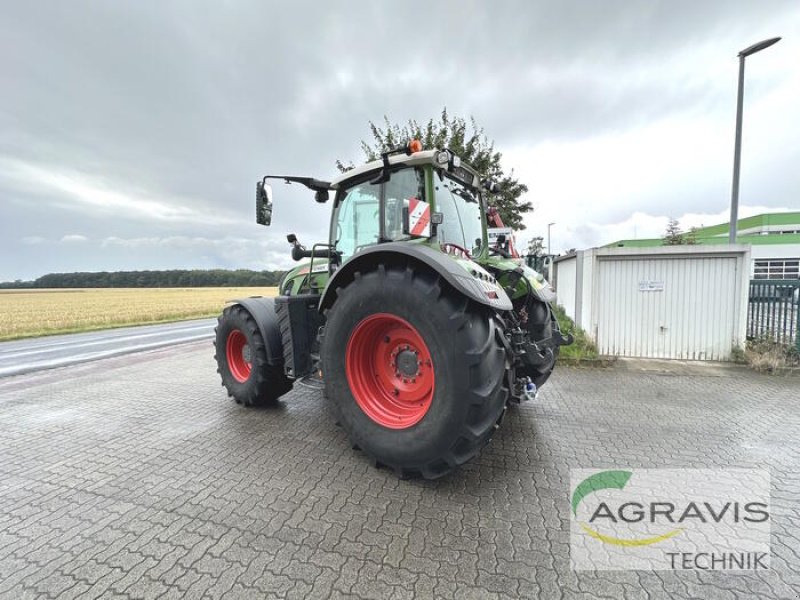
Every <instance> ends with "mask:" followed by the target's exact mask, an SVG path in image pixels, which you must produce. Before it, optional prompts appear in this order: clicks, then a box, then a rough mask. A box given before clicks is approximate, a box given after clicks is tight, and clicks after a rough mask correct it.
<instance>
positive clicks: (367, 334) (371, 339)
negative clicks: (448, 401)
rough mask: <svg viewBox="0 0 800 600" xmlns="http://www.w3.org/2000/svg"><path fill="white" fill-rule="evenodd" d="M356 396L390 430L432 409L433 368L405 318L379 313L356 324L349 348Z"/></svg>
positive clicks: (347, 368)
mask: <svg viewBox="0 0 800 600" xmlns="http://www.w3.org/2000/svg"><path fill="white" fill-rule="evenodd" d="M345 371H346V374H347V381H348V384H349V385H350V391H351V392H352V394H353V398H354V399H355V401H356V403H357V404H358V405H359V407H360V408H361V410H362V411H363V412H364V414H365V415H366V416H367V417H369V418H370V419H372V420H373V421H374V422H376V423H378V424H379V425H382V426H384V427H387V428H389V429H407V428H409V427H411V426H413V425H415V424H416V423H418V422H419V421H421V420H422V418H423V417H424V416H425V414H426V413H427V412H428V409H429V408H430V406H431V402H432V400H433V390H434V369H433V362H432V360H431V355H430V351H429V350H428V347H427V345H426V344H425V341H424V340H423V339H422V336H421V335H420V334H419V332H418V331H417V330H416V328H415V327H414V326H413V325H411V324H410V323H409V322H408V321H406V320H405V319H401V318H400V317H398V316H396V315H392V314H389V313H376V314H373V315H370V316H368V317H366V318H364V319H363V320H362V321H361V322H360V323H359V324H358V325H356V327H355V329H354V330H353V333H352V334H351V335H350V340H349V341H348V343H347V349H346V351H345Z"/></svg>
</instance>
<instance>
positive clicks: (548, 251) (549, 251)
mask: <svg viewBox="0 0 800 600" xmlns="http://www.w3.org/2000/svg"><path fill="white" fill-rule="evenodd" d="M553 225H555V223H548V224H547V253H548V254H552V253H553V251H552V250H550V228H551V227H552V226H553Z"/></svg>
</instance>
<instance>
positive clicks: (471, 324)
mask: <svg viewBox="0 0 800 600" xmlns="http://www.w3.org/2000/svg"><path fill="white" fill-rule="evenodd" d="M336 293H337V298H336V301H335V302H334V304H333V306H332V307H331V309H330V310H329V311H328V312H327V324H326V326H325V335H324V338H323V340H322V348H321V351H322V364H323V371H324V379H325V389H326V392H327V396H328V398H329V399H330V400H331V402H332V406H333V410H334V412H335V413H336V416H337V418H338V420H339V422H340V423H341V425H342V426H343V427H344V429H345V430H346V431H347V433H348V435H349V436H350V439H351V441H352V443H353V446H354V447H357V448H360V449H361V450H363V451H364V452H365V453H366V454H368V455H369V456H370V457H371V458H372V459H373V461H374V462H375V464H376V465H377V466H386V467H389V468H391V469H394V470H395V471H396V472H397V474H398V475H400V476H401V477H417V476H421V477H424V478H426V479H434V478H437V477H441V476H442V475H445V474H446V473H448V472H450V471H451V470H452V469H454V468H455V467H457V466H458V465H461V464H463V463H465V462H466V461H468V460H469V459H471V458H472V457H473V456H475V455H476V454H477V453H478V452H479V451H480V449H481V448H483V446H485V445H486V444H487V443H488V442H489V440H490V439H491V436H492V434H493V432H494V430H495V429H496V427H497V425H498V424H499V421H500V419H501V418H502V416H503V413H504V411H505V407H506V403H507V400H508V397H509V394H508V389H507V387H506V356H505V351H504V350H503V347H502V345H501V344H500V342H499V340H498V339H497V335H496V334H497V327H499V325H498V324H497V323H496V321H495V319H494V318H493V317H492V314H491V312H490V311H488V310H487V309H486V308H485V307H482V306H479V305H477V304H475V303H473V302H471V301H469V300H467V299H466V298H465V297H464V296H463V295H461V294H459V293H457V292H455V291H454V290H453V289H452V288H450V287H449V285H447V284H446V283H445V282H444V281H443V280H441V279H440V278H439V277H438V276H437V275H436V274H434V273H431V272H429V271H415V270H414V269H412V268H411V267H408V268H401V267H391V268H389V267H384V266H383V265H380V266H378V268H377V269H376V270H374V271H372V272H368V273H364V274H356V277H355V279H354V280H353V281H352V282H351V283H350V284H348V285H347V286H346V287H344V288H339V289H337V290H336ZM382 315H388V317H383V316H382ZM383 318H388V319H393V318H397V319H400V320H402V321H403V322H405V323H406V324H408V325H409V326H410V327H411V328H412V329H413V330H415V333H418V335H419V337H420V338H421V340H422V341H423V342H424V345H423V346H424V347H426V348H425V351H424V352H428V353H429V356H430V359H431V363H432V365H431V369H432V372H433V378H434V379H433V385H432V392H431V394H432V395H431V399H430V404H429V407H428V408H427V412H424V414H423V415H422V416H420V420H419V421H418V422H416V423H413V424H411V425H409V426H405V427H403V428H391V427H387V426H384V425H383V424H381V423H379V422H377V421H376V420H375V419H374V418H372V417H371V416H369V415H368V414H367V412H365V409H363V408H362V406H361V405H360V404H359V402H357V401H356V399H355V397H354V392H353V390H352V389H351V384H350V382H349V376H348V371H347V370H346V363H347V361H348V360H354V359H353V355H352V354H351V356H350V359H348V353H349V352H354V351H355V350H353V349H352V348H351V346H350V345H349V342H350V341H351V336H356V335H362V334H356V333H355V332H357V331H359V328H360V326H361V325H362V324H363V323H365V322H370V321H368V319H370V320H375V319H383ZM353 339H360V338H353ZM382 339H383V341H385V342H386V343H387V344H389V343H390V341H389V339H390V336H388V335H387V336H385V337H383V338H382ZM354 345H355V344H354ZM379 350H380V349H379ZM424 352H423V353H424ZM378 354H380V352H379V353H378ZM398 364H399V363H398ZM412 364H413V363H412ZM419 364H420V365H422V362H420V363H419ZM423 368H424V367H422V366H420V369H423ZM394 369H395V367H394V366H390V370H392V371H393V370H394ZM371 370H372V369H371V368H369V371H370V373H371ZM376 370H378V367H376ZM398 372H399V371H398ZM420 373H422V371H420ZM350 374H351V375H352V368H351V372H350ZM418 376H420V377H421V375H418ZM375 378H376V380H377V378H378V375H377V373H376V374H375ZM396 391H397V389H395V392H396Z"/></svg>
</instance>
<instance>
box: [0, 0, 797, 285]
mask: <svg viewBox="0 0 800 600" xmlns="http://www.w3.org/2000/svg"><path fill="white" fill-rule="evenodd" d="M798 31H800V3H798V2H796V1H789V0H787V1H781V2H778V1H772V0H764V1H760V2H752V1H750V0H746V1H739V0H726V1H725V2H723V1H708V2H696V1H694V0H692V1H685V0H669V1H664V2H661V1H646V0H642V1H636V2H634V1H632V0H625V1H618V0H602V1H601V0H582V1H576V0H566V1H562V0H558V1H557V0H550V1H531V0H528V1H523V2H504V1H495V2H491V3H488V2H471V1H466V0H461V1H456V0H452V1H448V2H437V3H431V2H417V1H413V0H410V1H409V0H406V1H404V2H395V3H390V2H375V1H364V2H356V1H353V2H337V1H331V2H324V3H323V2H305V1H294V2H291V3H289V2H279V3H278V2H269V1H267V0H258V1H254V2H247V1H244V0H239V1H230V2H225V1H221V0H219V1H214V2H198V1H185V2H180V1H170V2H155V1H143V2H127V3H117V2H100V1H97V2H83V1H80V0H77V1H71V2H55V1H53V2H44V1H42V2H16V3H7V5H6V6H5V7H4V10H3V19H2V20H0V69H2V73H3V83H2V93H0V281H11V280H15V279H23V280H27V279H33V278H35V277H38V276H40V275H43V274H45V273H50V272H72V271H103V270H134V269H178V268H187V269H191V268H199V269H204V268H250V269H257V270H262V269H284V268H288V267H290V266H291V264H292V261H291V258H290V254H289V250H290V248H289V245H288V244H287V243H286V239H285V235H286V234H287V233H292V232H293V233H296V234H297V236H298V238H299V239H300V240H301V241H302V242H304V243H306V244H307V245H309V246H310V245H311V244H312V243H313V242H315V241H325V239H326V238H327V230H328V229H327V224H328V221H329V218H330V205H329V204H328V205H319V204H317V203H315V202H314V200H313V197H312V194H311V193H310V192H308V191H307V190H306V189H305V188H303V187H301V186H298V185H293V186H284V185H283V184H281V183H278V184H277V186H276V187H275V194H274V196H275V208H274V212H273V223H272V226H271V227H270V228H268V229H266V228H263V227H260V226H258V225H256V224H255V219H254V204H255V182H256V181H257V180H258V179H260V177H261V176H262V175H264V174H266V173H278V174H294V175H310V176H314V177H317V178H320V179H329V178H331V177H333V176H334V175H335V174H336V169H335V162H336V160H337V159H341V160H343V161H349V160H353V161H355V162H356V163H358V162H361V161H362V160H363V155H362V153H361V150H360V142H361V140H362V139H366V138H368V137H369V129H368V122H369V121H379V120H381V119H383V117H384V115H385V116H387V117H389V119H390V120H392V121H406V120H407V119H409V118H414V119H418V120H421V121H425V120H427V119H428V118H430V117H436V116H437V115H438V114H439V113H440V112H441V109H442V107H444V106H446V107H447V108H448V111H449V112H450V113H451V114H452V115H459V116H465V117H469V116H474V117H475V119H476V120H477V122H478V123H479V125H481V126H482V127H483V128H484V129H485V132H486V134H487V136H488V137H489V138H490V139H492V140H494V142H495V147H496V149H497V150H499V151H500V152H502V153H503V161H502V165H503V167H504V168H505V170H506V171H510V170H512V169H513V171H514V173H515V174H516V175H517V176H518V177H519V178H520V180H521V181H523V182H524V183H526V184H527V185H528V186H529V192H528V194H527V198H528V199H529V200H530V201H531V202H532V203H533V205H534V207H535V210H534V211H533V212H532V213H530V214H528V215H527V216H526V218H525V224H526V229H525V230H524V231H522V232H519V234H518V236H517V238H518V243H520V242H522V243H523V244H524V243H525V241H526V240H527V239H528V238H530V237H532V236H537V235H541V236H543V237H545V240H546V239H547V230H548V223H554V225H552V226H551V228H550V232H551V247H552V248H551V249H552V250H553V252H556V253H558V252H563V251H565V250H567V249H569V248H578V249H581V248H586V247H592V246H597V245H602V244H607V243H610V242H613V241H615V240H617V239H621V238H634V237H640V238H641V237H656V236H659V235H661V234H662V233H663V231H664V229H665V227H666V222H667V219H668V217H675V218H677V219H679V220H680V223H681V225H682V226H683V227H684V228H688V227H690V226H699V225H712V224H716V223H721V222H725V221H727V217H728V214H729V203H730V194H731V174H732V165H733V144H734V124H735V110H736V89H737V88H736V86H737V76H738V59H737V54H738V52H739V51H740V50H742V49H743V48H745V47H747V46H749V45H750V44H752V43H754V42H757V41H760V40H762V39H765V38H769V37H774V36H783V40H782V41H781V42H779V43H778V44H777V45H775V46H772V47H771V48H769V49H767V50H764V51H763V52H761V53H758V54H755V55H753V56H751V57H749V58H748V59H747V68H746V85H745V97H744V136H743V152H742V172H741V173H742V174H741V188H740V216H748V215H751V214H758V213H761V212H771V211H783V210H791V209H794V210H800V168H798V167H800V144H798V140H800V110H798V107H800V69H798V68H797V67H798V65H799V64H800V61H799V60H798V59H799V58H800V39H799V38H798V36H797V35H796V33H797V32H798Z"/></svg>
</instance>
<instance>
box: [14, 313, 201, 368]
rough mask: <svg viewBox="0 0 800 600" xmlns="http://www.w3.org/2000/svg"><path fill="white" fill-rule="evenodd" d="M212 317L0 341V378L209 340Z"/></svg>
mask: <svg viewBox="0 0 800 600" xmlns="http://www.w3.org/2000/svg"><path fill="white" fill-rule="evenodd" d="M214 325H216V319H198V320H192V321H180V322H178V323H165V324H161V325H143V326H139V327H123V328H119V329H108V330H104V331H92V332H88V333H74V334H68V335H53V336H45V337H40V338H32V339H26V340H18V341H13V342H0V377H6V376H9V375H20V374H23V373H31V372H33V371H41V370H44V369H53V368H56V367H64V366H69V365H74V364H79V363H85V362H89V361H93V360H99V359H102V358H110V357H112V356H120V355H123V354H130V353H133V352H141V351H144V350H153V349H155V348H161V347H164V346H172V345H175V344H184V343H187V342H196V341H198V340H203V339H211V337H212V336H213V334H214Z"/></svg>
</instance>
